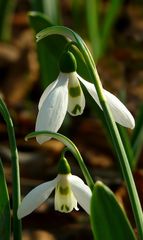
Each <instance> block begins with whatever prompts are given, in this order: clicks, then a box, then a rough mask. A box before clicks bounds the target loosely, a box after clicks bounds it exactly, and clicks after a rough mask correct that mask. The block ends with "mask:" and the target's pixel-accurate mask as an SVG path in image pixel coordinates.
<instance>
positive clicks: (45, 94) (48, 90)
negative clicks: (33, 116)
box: [38, 75, 60, 110]
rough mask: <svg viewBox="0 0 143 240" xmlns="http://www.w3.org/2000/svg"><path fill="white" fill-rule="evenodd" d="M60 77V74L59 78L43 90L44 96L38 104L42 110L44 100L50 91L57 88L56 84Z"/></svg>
mask: <svg viewBox="0 0 143 240" xmlns="http://www.w3.org/2000/svg"><path fill="white" fill-rule="evenodd" d="M59 79H60V75H59V76H58V79H57V80H55V81H54V82H52V83H51V84H50V85H49V86H48V87H47V88H46V89H45V90H44V92H43V94H42V96H41V97H40V100H39V104H38V109H39V110H40V108H41V106H42V104H43V102H44V101H45V99H46V97H47V96H48V95H49V93H50V92H51V91H52V90H53V88H55V86H56V85H57V83H58V80H59Z"/></svg>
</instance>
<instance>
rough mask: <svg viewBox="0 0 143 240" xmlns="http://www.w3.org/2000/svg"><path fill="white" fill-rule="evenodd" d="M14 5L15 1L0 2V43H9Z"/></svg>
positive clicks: (4, 0) (0, 0)
mask: <svg viewBox="0 0 143 240" xmlns="http://www.w3.org/2000/svg"><path fill="white" fill-rule="evenodd" d="M15 5H16V1H15V0H0V41H4V42H9V41H10V40H11V35H12V16H13V13H14V9H15Z"/></svg>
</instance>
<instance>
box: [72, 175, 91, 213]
mask: <svg viewBox="0 0 143 240" xmlns="http://www.w3.org/2000/svg"><path fill="white" fill-rule="evenodd" d="M68 179H69V182H70V184H71V189H72V191H73V194H74V196H75V198H76V199H77V202H78V203H79V205H80V206H81V207H82V208H83V209H84V210H85V211H86V212H87V213H88V214H90V201H91V196H92V192H91V190H90V188H89V187H88V186H87V185H86V184H85V183H84V182H83V181H82V179H81V178H79V177H77V176H75V175H69V178H68Z"/></svg>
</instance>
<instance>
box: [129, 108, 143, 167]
mask: <svg viewBox="0 0 143 240" xmlns="http://www.w3.org/2000/svg"><path fill="white" fill-rule="evenodd" d="M131 145H132V148H133V152H134V155H135V159H134V161H135V163H134V165H135V166H136V165H137V162H138V158H139V156H140V153H141V150H142V147H143V104H142V105H141V106H140V109H139V112H138V115H137V121H136V126H135V129H134V131H133V135H132V139H131Z"/></svg>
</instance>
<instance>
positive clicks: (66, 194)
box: [17, 158, 92, 219]
mask: <svg viewBox="0 0 143 240" xmlns="http://www.w3.org/2000/svg"><path fill="white" fill-rule="evenodd" d="M54 189H55V210H57V211H60V212H64V213H68V212H71V211H72V210H73V209H75V210H79V209H78V207H77V202H78V203H79V204H80V205H81V207H82V208H83V209H84V210H85V211H86V212H87V213H88V214H89V213H90V200H91V195H92V193H91V190H90V188H89V187H88V186H87V185H86V184H85V183H84V182H83V181H82V179H81V178H79V177H77V176H74V175H72V174H71V170H70V166H69V164H68V162H67V160H66V159H65V158H62V159H61V160H60V164H59V174H58V175H57V177H56V178H55V179H53V180H52V181H49V182H46V183H43V184H41V185H39V186H38V187H36V188H34V189H33V190H32V191H31V192H29V193H28V195H27V196H26V197H25V198H24V199H23V200H22V202H21V204H20V206H19V208H18V213H17V215H18V218H19V219H21V218H23V217H25V216H27V215H28V214H30V213H31V212H33V211H34V210H35V209H36V208H37V207H39V206H40V205H41V204H42V203H43V202H44V201H45V200H47V199H48V197H49V196H50V194H51V193H52V191H53V190H54Z"/></svg>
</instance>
